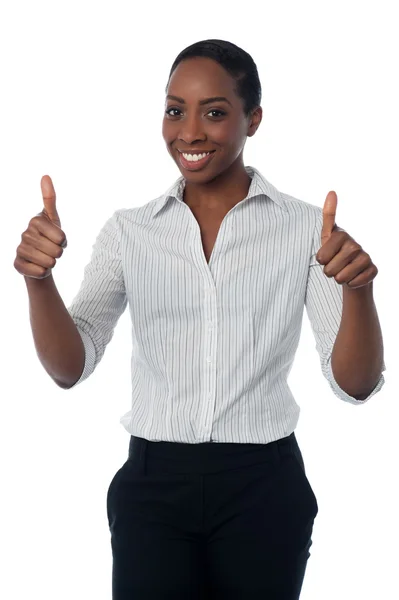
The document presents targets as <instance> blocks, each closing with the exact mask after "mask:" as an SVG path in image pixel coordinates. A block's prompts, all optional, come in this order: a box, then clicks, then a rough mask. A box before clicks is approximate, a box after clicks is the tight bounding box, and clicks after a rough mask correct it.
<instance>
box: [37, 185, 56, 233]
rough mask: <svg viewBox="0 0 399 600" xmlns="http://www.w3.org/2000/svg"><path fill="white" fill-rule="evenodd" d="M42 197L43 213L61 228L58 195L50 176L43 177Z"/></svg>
mask: <svg viewBox="0 0 399 600" xmlns="http://www.w3.org/2000/svg"><path fill="white" fill-rule="evenodd" d="M40 185H41V188H42V196H43V205H44V209H43V213H44V214H45V215H46V216H47V217H48V218H49V219H50V221H51V222H52V223H54V224H55V225H57V226H58V227H60V228H61V221H60V217H59V216H58V212H57V208H56V205H55V202H56V195H55V189H54V186H53V182H52V181H51V177H50V176H49V175H43V177H42V179H41V182H40Z"/></svg>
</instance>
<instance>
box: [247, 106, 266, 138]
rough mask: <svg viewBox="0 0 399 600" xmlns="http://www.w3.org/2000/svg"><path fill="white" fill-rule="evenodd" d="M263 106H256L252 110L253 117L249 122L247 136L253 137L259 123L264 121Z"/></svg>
mask: <svg viewBox="0 0 399 600" xmlns="http://www.w3.org/2000/svg"><path fill="white" fill-rule="evenodd" d="M262 114H263V112H262V107H261V106H258V107H257V108H255V109H254V110H253V112H252V115H251V118H250V120H249V124H248V132H247V136H248V137H252V136H253V135H255V133H256V131H257V129H258V127H259V125H260V124H261V121H262Z"/></svg>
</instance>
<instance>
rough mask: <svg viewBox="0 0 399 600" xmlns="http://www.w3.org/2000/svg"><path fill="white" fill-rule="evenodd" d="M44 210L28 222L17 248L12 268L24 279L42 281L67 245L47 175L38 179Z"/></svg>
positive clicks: (51, 183)
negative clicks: (31, 278) (30, 278)
mask: <svg viewBox="0 0 399 600" xmlns="http://www.w3.org/2000/svg"><path fill="white" fill-rule="evenodd" d="M41 188H42V196H43V210H42V211H41V212H40V213H38V214H37V215H36V216H34V217H32V219H31V220H30V221H29V225H28V227H27V229H26V230H25V231H24V232H23V234H22V236H21V243H20V244H19V246H18V248H17V256H16V258H15V261H14V268H15V269H16V270H17V271H18V273H21V275H24V276H25V277H33V278H35V279H44V278H46V277H48V276H49V275H50V274H51V270H52V269H53V267H54V266H55V264H56V259H57V258H60V257H61V256H62V254H63V252H64V248H66V246H67V240H66V235H65V233H64V232H63V231H62V229H61V221H60V218H59V216H58V212H57V208H56V195H55V190H54V186H53V182H52V181H51V178H50V177H49V176H48V175H44V176H43V177H42V180H41Z"/></svg>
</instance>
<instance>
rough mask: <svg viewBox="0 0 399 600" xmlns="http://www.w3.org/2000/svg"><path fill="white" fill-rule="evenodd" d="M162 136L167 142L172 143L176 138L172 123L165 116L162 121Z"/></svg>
mask: <svg viewBox="0 0 399 600" xmlns="http://www.w3.org/2000/svg"><path fill="white" fill-rule="evenodd" d="M162 137H163V139H164V140H165V142H166V143H167V144H170V143H171V142H172V141H173V139H174V138H173V132H172V128H171V127H170V123H169V122H168V121H167V120H166V119H165V118H164V119H163V121H162Z"/></svg>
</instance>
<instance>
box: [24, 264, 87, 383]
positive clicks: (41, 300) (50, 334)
mask: <svg viewBox="0 0 399 600" xmlns="http://www.w3.org/2000/svg"><path fill="white" fill-rule="evenodd" d="M25 282H26V286H27V290H28V294H29V315H30V323H31V327H32V333H33V339H34V343H35V347H36V352H37V354H38V357H39V359H40V362H41V363H42V365H43V367H44V369H45V370H46V371H47V373H48V374H49V375H50V377H51V378H52V379H53V380H54V381H55V383H57V385H59V386H60V387H62V388H68V387H71V386H72V385H73V384H74V383H75V382H76V381H77V380H78V379H79V377H80V375H81V373H82V371H83V367H84V361H85V350H84V345H83V342H82V339H81V337H80V334H79V331H78V330H77V327H76V325H75V323H74V321H73V319H72V317H71V315H70V314H69V312H68V310H67V308H66V307H65V304H64V302H63V300H62V298H61V296H60V294H59V293H58V290H57V288H56V285H55V283H54V280H53V276H52V275H50V276H49V277H46V278H45V279H35V278H30V277H25Z"/></svg>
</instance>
